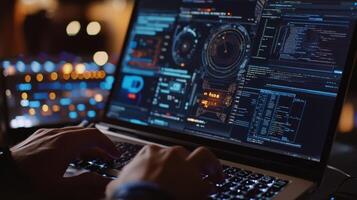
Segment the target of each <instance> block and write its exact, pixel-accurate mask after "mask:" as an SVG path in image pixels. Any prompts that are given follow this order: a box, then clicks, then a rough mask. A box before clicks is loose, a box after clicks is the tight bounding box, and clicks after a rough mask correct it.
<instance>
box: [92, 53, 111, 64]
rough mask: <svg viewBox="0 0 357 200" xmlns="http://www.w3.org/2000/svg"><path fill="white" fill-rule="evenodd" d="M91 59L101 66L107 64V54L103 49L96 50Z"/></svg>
mask: <svg viewBox="0 0 357 200" xmlns="http://www.w3.org/2000/svg"><path fill="white" fill-rule="evenodd" d="M93 60H94V62H95V63H96V64H97V65H99V66H103V65H105V64H107V62H108V60H109V56H108V54H107V52H105V51H98V52H96V53H95V54H94V55H93Z"/></svg>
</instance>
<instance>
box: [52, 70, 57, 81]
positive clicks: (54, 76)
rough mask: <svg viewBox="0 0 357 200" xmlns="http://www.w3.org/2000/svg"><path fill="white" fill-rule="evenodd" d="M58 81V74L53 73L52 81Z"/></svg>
mask: <svg viewBox="0 0 357 200" xmlns="http://www.w3.org/2000/svg"><path fill="white" fill-rule="evenodd" d="M57 79H58V74H57V72H52V73H51V80H53V81H55V80H57Z"/></svg>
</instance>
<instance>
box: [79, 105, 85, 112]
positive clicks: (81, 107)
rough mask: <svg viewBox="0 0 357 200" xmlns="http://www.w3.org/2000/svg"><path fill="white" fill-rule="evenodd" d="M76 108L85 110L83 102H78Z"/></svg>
mask: <svg viewBox="0 0 357 200" xmlns="http://www.w3.org/2000/svg"><path fill="white" fill-rule="evenodd" d="M77 110H79V111H85V110H86V106H85V105H84V104H78V105H77Z"/></svg>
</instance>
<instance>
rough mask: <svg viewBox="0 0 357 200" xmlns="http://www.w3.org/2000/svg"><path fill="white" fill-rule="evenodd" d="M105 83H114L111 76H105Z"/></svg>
mask: <svg viewBox="0 0 357 200" xmlns="http://www.w3.org/2000/svg"><path fill="white" fill-rule="evenodd" d="M105 81H106V82H107V83H109V84H113V83H114V77H113V76H107V78H105Z"/></svg>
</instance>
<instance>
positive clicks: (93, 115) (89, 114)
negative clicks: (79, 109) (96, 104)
mask: <svg viewBox="0 0 357 200" xmlns="http://www.w3.org/2000/svg"><path fill="white" fill-rule="evenodd" d="M96 115H97V113H96V112H95V111H94V110H90V111H88V113H87V116H88V117H89V118H94V117H95V116H96Z"/></svg>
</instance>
